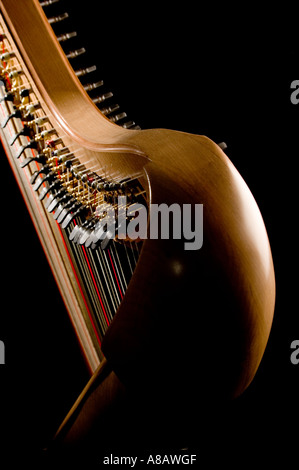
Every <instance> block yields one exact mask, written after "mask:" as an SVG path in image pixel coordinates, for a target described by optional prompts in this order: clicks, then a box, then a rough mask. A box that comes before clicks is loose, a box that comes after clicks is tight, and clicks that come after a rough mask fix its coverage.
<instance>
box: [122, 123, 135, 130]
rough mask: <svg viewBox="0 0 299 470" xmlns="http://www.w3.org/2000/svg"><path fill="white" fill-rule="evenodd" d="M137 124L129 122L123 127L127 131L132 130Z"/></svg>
mask: <svg viewBox="0 0 299 470" xmlns="http://www.w3.org/2000/svg"><path fill="white" fill-rule="evenodd" d="M135 125H136V124H135V122H134V121H128V122H125V123H124V124H123V125H122V127H124V128H125V129H132V128H133V127H134V126H135Z"/></svg>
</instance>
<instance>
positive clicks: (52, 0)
mask: <svg viewBox="0 0 299 470" xmlns="http://www.w3.org/2000/svg"><path fill="white" fill-rule="evenodd" d="M57 2H59V0H44V1H43V2H40V6H41V7H42V8H44V7H47V6H49V5H52V4H53V3H57Z"/></svg>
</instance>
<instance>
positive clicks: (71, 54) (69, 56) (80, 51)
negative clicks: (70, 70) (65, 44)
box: [66, 47, 86, 59]
mask: <svg viewBox="0 0 299 470" xmlns="http://www.w3.org/2000/svg"><path fill="white" fill-rule="evenodd" d="M85 52H86V49H85V48H84V47H81V48H80V49H76V50H74V51H70V52H69V53H68V54H66V58H67V59H75V58H76V57H79V55H82V54H85Z"/></svg>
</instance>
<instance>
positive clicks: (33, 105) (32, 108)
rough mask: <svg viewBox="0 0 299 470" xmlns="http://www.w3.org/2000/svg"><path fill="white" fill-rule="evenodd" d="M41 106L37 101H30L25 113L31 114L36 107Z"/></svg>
mask: <svg viewBox="0 0 299 470" xmlns="http://www.w3.org/2000/svg"><path fill="white" fill-rule="evenodd" d="M39 108H41V104H40V103H39V102H38V103H31V104H28V105H27V106H26V108H25V109H26V113H27V114H33V113H35V111H36V110H37V109H39Z"/></svg>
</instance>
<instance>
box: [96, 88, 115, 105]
mask: <svg viewBox="0 0 299 470" xmlns="http://www.w3.org/2000/svg"><path fill="white" fill-rule="evenodd" d="M112 96H113V93H112V92H111V91H109V92H108V93H105V94H104V95H101V96H97V97H96V98H93V99H92V101H93V102H94V103H95V104H100V103H103V101H105V100H108V99H109V98H112Z"/></svg>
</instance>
